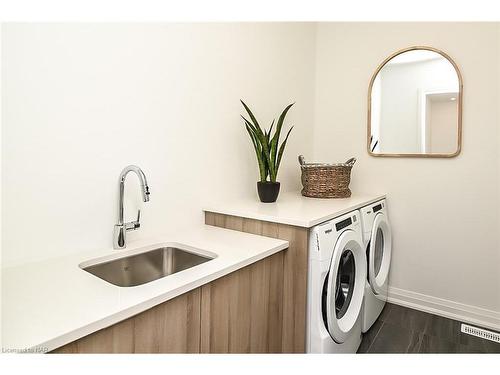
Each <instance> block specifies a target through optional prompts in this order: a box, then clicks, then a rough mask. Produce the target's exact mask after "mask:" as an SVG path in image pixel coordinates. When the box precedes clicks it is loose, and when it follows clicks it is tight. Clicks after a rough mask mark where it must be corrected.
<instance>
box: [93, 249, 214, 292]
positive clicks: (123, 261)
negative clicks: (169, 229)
mask: <svg viewBox="0 0 500 375" xmlns="http://www.w3.org/2000/svg"><path fill="white" fill-rule="evenodd" d="M211 259H213V258H212V257H208V256H204V255H199V254H194V253H191V252H189V251H186V250H182V249H178V248H176V247H161V248H157V249H153V250H150V251H147V252H144V253H141V254H136V255H130V256H128V257H124V258H119V259H114V260H111V261H108V262H104V263H99V264H95V265H91V266H87V267H83V270H85V271H87V272H89V273H91V274H92V275H95V276H97V277H99V278H101V279H103V280H106V281H107V282H109V283H111V284H114V285H118V286H127V287H128V286H136V285H141V284H145V283H148V282H150V281H153V280H157V279H160V278H162V277H165V276H168V275H171V274H173V273H176V272H180V271H183V270H186V269H188V268H191V267H194V266H197V265H199V264H202V263H205V262H208V261H209V260H211Z"/></svg>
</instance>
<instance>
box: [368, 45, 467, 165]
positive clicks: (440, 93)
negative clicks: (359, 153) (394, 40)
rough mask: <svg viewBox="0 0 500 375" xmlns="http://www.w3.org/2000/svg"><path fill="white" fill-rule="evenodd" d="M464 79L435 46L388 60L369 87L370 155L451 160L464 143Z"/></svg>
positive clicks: (391, 57) (382, 64) (390, 57)
mask: <svg viewBox="0 0 500 375" xmlns="http://www.w3.org/2000/svg"><path fill="white" fill-rule="evenodd" d="M462 94H463V84H462V76H461V74H460V71H459V69H458V66H457V65H456V64H455V62H454V61H453V60H452V59H451V58H450V57H449V56H448V55H447V54H445V53H444V52H442V51H440V50H437V49H435V48H432V47H410V48H406V49H403V50H401V51H398V52H396V53H394V54H392V55H391V56H389V57H388V58H387V59H385V60H384V61H383V62H382V63H381V64H380V65H379V67H378V68H377V70H376V71H375V73H374V75H373V77H372V79H371V81H370V86H369V89H368V140H367V148H368V153H369V154H370V155H372V156H395V157H398V156H399V157H405V156H407V157H453V156H456V155H458V154H459V153H460V147H461V143H462Z"/></svg>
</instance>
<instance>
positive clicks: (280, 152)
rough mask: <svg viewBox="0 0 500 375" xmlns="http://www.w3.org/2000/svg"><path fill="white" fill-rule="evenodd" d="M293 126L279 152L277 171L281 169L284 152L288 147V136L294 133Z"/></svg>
mask: <svg viewBox="0 0 500 375" xmlns="http://www.w3.org/2000/svg"><path fill="white" fill-rule="evenodd" d="M292 129H293V126H292V127H291V128H290V130H288V133H287V134H286V137H285V140H284V141H283V143H282V144H281V146H280V149H279V152H278V161H277V162H276V171H277V170H278V169H279V167H280V164H281V158H282V156H283V152H284V151H285V146H286V141H288V136H289V135H290V133H291V132H292Z"/></svg>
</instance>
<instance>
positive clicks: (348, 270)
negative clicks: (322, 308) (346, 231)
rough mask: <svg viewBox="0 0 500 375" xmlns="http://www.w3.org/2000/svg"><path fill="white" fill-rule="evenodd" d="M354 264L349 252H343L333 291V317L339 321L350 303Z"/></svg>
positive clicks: (354, 273) (352, 256)
mask: <svg viewBox="0 0 500 375" xmlns="http://www.w3.org/2000/svg"><path fill="white" fill-rule="evenodd" d="M355 276H356V264H355V261H354V255H353V253H352V251H351V250H345V251H344V252H343V253H342V255H341V257H340V265H339V269H338V272H337V281H336V285H337V288H336V290H335V315H336V316H337V319H341V318H342V317H343V316H344V314H345V313H346V311H347V309H348V307H349V304H350V303H351V299H352V294H353V291H354V278H355Z"/></svg>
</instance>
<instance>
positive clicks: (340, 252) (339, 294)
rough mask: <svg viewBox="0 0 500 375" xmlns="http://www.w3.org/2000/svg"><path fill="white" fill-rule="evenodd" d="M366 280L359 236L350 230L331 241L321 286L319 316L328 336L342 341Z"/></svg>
mask: <svg viewBox="0 0 500 375" xmlns="http://www.w3.org/2000/svg"><path fill="white" fill-rule="evenodd" d="M365 280H366V256H365V253H364V251H363V248H362V245H361V243H360V237H359V235H358V234H356V233H355V232H354V231H352V230H346V231H345V232H344V233H342V234H341V235H340V237H339V239H338V240H337V243H336V244H335V249H334V251H333V255H332V261H331V263H330V270H329V272H328V275H327V277H326V279H325V284H324V287H323V319H324V320H325V326H326V328H327V330H328V332H329V333H330V336H331V337H332V339H333V340H334V341H335V342H337V343H339V344H341V343H343V342H344V341H345V340H346V339H347V337H349V334H350V332H351V330H352V329H353V327H354V325H355V324H356V321H357V320H358V317H359V314H360V312H361V305H362V302H363V292H364V286H365Z"/></svg>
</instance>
